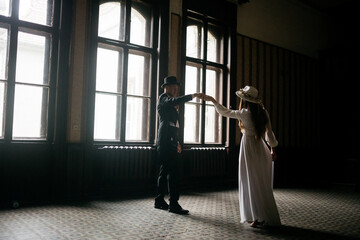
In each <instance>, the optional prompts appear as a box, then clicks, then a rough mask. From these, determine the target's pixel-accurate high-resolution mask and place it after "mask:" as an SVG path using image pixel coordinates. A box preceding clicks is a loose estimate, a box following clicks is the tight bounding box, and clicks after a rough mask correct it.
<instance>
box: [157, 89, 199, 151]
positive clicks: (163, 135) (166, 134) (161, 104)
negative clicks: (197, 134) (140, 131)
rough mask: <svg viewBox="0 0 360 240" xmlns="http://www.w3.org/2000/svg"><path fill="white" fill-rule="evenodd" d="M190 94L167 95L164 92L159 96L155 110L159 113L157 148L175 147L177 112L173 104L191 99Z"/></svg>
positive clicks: (176, 140)
mask: <svg viewBox="0 0 360 240" xmlns="http://www.w3.org/2000/svg"><path fill="white" fill-rule="evenodd" d="M191 100H192V95H191V94H190V95H185V96H181V97H175V98H173V97H169V96H168V95H167V94H166V93H163V94H161V95H160V96H159V100H158V105H157V111H158V113H159V129H158V135H157V141H156V146H157V149H158V150H160V149H166V148H167V149H174V148H175V149H176V148H177V144H178V129H179V114H178V111H177V110H176V108H175V106H177V105H179V104H184V103H185V102H188V101H191Z"/></svg>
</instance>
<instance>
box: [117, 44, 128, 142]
mask: <svg viewBox="0 0 360 240" xmlns="http://www.w3.org/2000/svg"><path fill="white" fill-rule="evenodd" d="M128 62H129V49H128V48H125V49H124V62H123V64H124V65H123V67H122V69H123V71H122V79H123V81H122V93H123V94H122V95H121V97H122V100H121V115H120V122H121V129H120V142H122V143H125V132H126V104H127V80H128V77H127V76H128V68H127V66H128ZM120 67H121V66H119V68H120Z"/></svg>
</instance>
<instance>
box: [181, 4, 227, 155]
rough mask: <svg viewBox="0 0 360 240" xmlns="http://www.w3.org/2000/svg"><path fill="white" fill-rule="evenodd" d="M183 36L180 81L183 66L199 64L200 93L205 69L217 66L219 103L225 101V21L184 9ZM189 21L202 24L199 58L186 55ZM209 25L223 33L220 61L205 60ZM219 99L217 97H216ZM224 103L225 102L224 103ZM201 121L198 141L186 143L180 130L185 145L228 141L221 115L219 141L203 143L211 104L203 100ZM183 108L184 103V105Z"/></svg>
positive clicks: (183, 81) (225, 122)
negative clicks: (220, 86)
mask: <svg viewBox="0 0 360 240" xmlns="http://www.w3.org/2000/svg"><path fill="white" fill-rule="evenodd" d="M183 21H184V24H183V28H182V32H183V38H182V49H183V51H182V57H181V68H182V69H181V71H182V76H183V78H182V83H183V84H184V86H185V84H186V83H185V68H186V66H187V63H188V62H190V63H192V64H197V65H201V71H202V73H201V75H202V86H201V89H202V93H205V91H206V71H207V69H208V68H209V67H210V68H217V69H221V70H222V84H221V85H222V89H221V90H220V95H221V99H220V101H221V103H223V104H224V103H226V100H227V99H228V85H229V81H230V59H229V55H230V53H229V46H230V32H229V29H228V26H227V24H226V23H224V22H223V21H221V20H219V19H215V18H212V17H210V16H208V15H206V14H202V13H199V12H196V11H193V10H190V9H184V11H183ZM189 22H190V23H191V22H200V23H202V25H203V36H204V37H203V39H201V37H200V38H199V39H201V40H202V43H201V44H202V47H200V49H201V51H202V53H200V56H202V57H201V58H193V57H188V56H186V37H187V26H188V23H189ZM209 25H215V26H217V27H220V28H221V29H222V31H223V33H224V39H223V53H222V62H221V63H216V62H210V61H208V60H207V39H208V36H207V35H208V30H209V27H208V26H209ZM182 94H184V89H182ZM218 100H219V99H218ZM225 105H226V104H225ZM201 106H202V107H201V113H200V114H201V122H200V124H199V125H200V127H199V128H200V136H201V137H200V142H199V143H186V142H184V128H183V129H182V132H181V137H182V140H183V142H184V145H185V146H186V147H189V148H191V147H199V146H209V147H211V146H215V147H218V146H225V145H227V143H228V140H227V132H226V130H227V128H228V127H227V125H228V121H226V120H225V119H224V118H222V117H221V116H220V117H221V118H222V119H221V125H222V130H221V131H220V132H221V133H220V135H221V142H220V143H205V119H206V118H205V111H206V109H205V108H206V106H211V104H208V103H206V102H205V101H202V103H201ZM183 108H185V105H184V107H183ZM182 113H184V109H182ZM183 115H184V114H183Z"/></svg>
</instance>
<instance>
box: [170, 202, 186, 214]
mask: <svg viewBox="0 0 360 240" xmlns="http://www.w3.org/2000/svg"><path fill="white" fill-rule="evenodd" d="M169 212H172V213H177V214H188V213H189V210H185V209H183V208H182V207H181V206H180V204H179V203H177V202H176V203H170V205H169Z"/></svg>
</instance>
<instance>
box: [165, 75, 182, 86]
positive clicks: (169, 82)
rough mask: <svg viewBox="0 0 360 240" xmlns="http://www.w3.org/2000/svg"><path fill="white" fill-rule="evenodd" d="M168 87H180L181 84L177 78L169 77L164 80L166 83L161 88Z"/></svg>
mask: <svg viewBox="0 0 360 240" xmlns="http://www.w3.org/2000/svg"><path fill="white" fill-rule="evenodd" d="M168 85H178V86H180V83H179V82H178V81H177V79H176V77H175V76H168V77H165V78H164V83H163V84H162V85H161V88H164V87H165V86H168Z"/></svg>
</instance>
